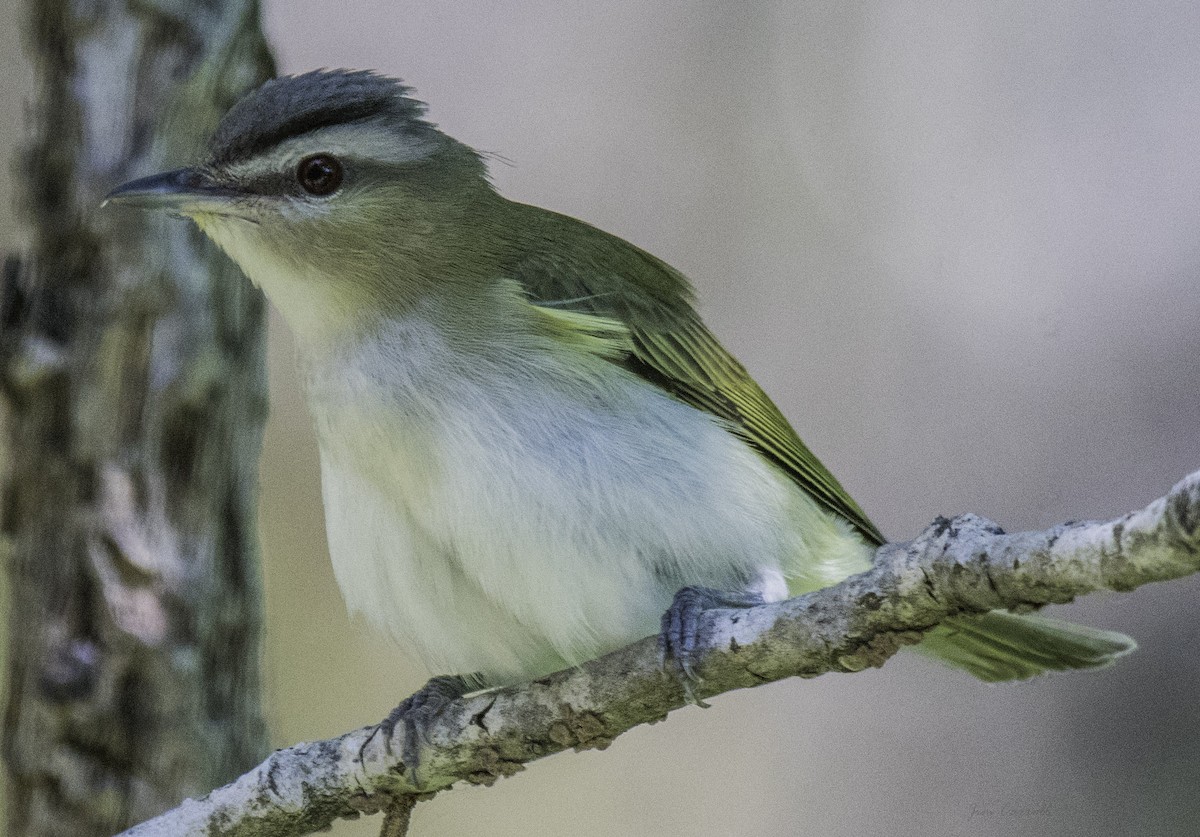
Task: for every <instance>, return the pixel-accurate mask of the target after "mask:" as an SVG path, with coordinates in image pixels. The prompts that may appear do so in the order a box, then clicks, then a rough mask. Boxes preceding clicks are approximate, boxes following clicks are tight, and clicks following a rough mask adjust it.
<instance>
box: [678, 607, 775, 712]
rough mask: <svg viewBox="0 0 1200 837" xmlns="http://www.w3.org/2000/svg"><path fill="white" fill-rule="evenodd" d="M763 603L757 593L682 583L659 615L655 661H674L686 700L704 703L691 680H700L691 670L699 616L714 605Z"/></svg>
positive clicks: (693, 681)
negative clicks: (656, 659) (686, 585)
mask: <svg viewBox="0 0 1200 837" xmlns="http://www.w3.org/2000/svg"><path fill="white" fill-rule="evenodd" d="M762 603H763V597H762V595H761V594H760V593H752V592H748V591H726V590H714V589H713V588H711V587H684V588H683V589H682V590H680V591H679V592H678V593H676V594H675V599H674V601H672V602H671V606H670V607H669V608H667V612H666V613H664V614H663V616H662V630H661V631H660V633H659V635H658V664H659V666H660V667H661V668H662V669H663V671H666V670H667V665H668V663H673V664H674V669H675V674H676V676H678V677H679V679H680V681H681V682H682V683H683V689H684V692H685V693H686V694H687V699H688V701H689V702H690V703H694V704H696V705H697V706H707V704H705V703H704V702H703V701H702V700H699V699H697V698H696V696H695V694H694V693H693V691H692V684H693V683H696V682H698V681H699V680H700V677H699V676H698V675H697V674H696V670H695V652H696V646H697V644H698V642H699V638H700V617H701V615H703V613H704V611H706V610H712V609H714V608H733V607H739V608H744V607H754V606H756V605H760V604H762Z"/></svg>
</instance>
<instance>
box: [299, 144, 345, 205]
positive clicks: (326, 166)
mask: <svg viewBox="0 0 1200 837" xmlns="http://www.w3.org/2000/svg"><path fill="white" fill-rule="evenodd" d="M296 180H298V181H300V186H301V187H302V188H303V189H304V191H306V192H308V193H309V194H310V195H331V194H333V193H334V192H336V191H337V187H339V186H341V185H342V164H341V163H339V162H338V160H337V157H334V156H333V155H331V154H314V155H312V156H311V157H305V158H304V159H303V160H301V161H300V165H298V166H296Z"/></svg>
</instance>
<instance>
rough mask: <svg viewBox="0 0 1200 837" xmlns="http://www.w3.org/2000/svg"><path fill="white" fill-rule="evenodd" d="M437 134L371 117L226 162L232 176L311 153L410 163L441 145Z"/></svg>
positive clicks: (275, 167)
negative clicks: (413, 130)
mask: <svg viewBox="0 0 1200 837" xmlns="http://www.w3.org/2000/svg"><path fill="white" fill-rule="evenodd" d="M438 140H439V137H438V135H437V134H434V133H432V132H431V133H430V134H429V135H428V136H418V135H413V134H401V133H398V132H396V131H394V130H390V129H389V128H387V127H386V126H385V125H384V124H383V122H382V120H379V119H371V120H367V121H365V122H357V123H354V124H350V125H331V126H329V127H327V128H318V129H317V130H315V131H309V132H308V133H306V134H301V135H300V136H296V137H289V138H287V139H285V140H283V141H282V142H280V143H279V144H278V145H276V146H274V147H273V148H271V149H269V150H267V151H264V152H262V153H260V154H257V155H255V156H254V157H252V158H250V159H248V160H245V161H243V162H239V163H234V164H233V165H231V166H229V168H228V172H229V174H231V175H232V176H234V177H246V178H249V177H253V176H255V175H260V174H264V173H274V172H278V171H285V170H287V169H290V168H292V167H293V166H295V165H296V164H297V163H299V162H300V161H301V160H303V159H304V158H305V157H308V156H309V155H311V154H320V153H326V154H332V155H333V156H335V157H346V158H358V159H366V160H374V161H377V162H380V163H391V164H401V163H412V162H415V161H417V160H421V159H424V158H425V157H428V156H429V155H430V154H432V153H434V152H435V151H437V149H438V147H439V146H440V144H441V143H440V142H439V141H438Z"/></svg>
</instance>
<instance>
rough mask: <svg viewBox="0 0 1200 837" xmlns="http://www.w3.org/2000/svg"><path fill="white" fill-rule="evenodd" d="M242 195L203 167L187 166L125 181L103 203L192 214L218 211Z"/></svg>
mask: <svg viewBox="0 0 1200 837" xmlns="http://www.w3.org/2000/svg"><path fill="white" fill-rule="evenodd" d="M238 196H239V193H238V192H237V191H236V190H234V189H230V188H229V187H227V186H221V185H218V184H217V183H216V182H214V181H213V179H212V178H211V177H209V176H208V175H207V174H205V173H204V172H203V171H201V170H199V169H195V168H183V169H175V170H174V171H168V172H163V173H162V174H152V175H150V176H149V177H142V178H139V179H137V180H131V181H129V182H128V183H124V184H122V185H120V186H118V187H117V188H115V189H113V190H112V191H111V192H109V193H108V194H107V195H105V196H104V200H103V202H101V204H100V205H101V206H102V207H103V206H107V205H108V204H110V203H115V204H122V205H125V206H136V207H140V208H143V209H165V210H168V211H171V212H176V213H180V214H190V213H193V212H206V211H208V212H212V211H218V210H219V208H221V207H227V206H228V205H229V203H230V201H231V200H232V199H233V198H236V197H238Z"/></svg>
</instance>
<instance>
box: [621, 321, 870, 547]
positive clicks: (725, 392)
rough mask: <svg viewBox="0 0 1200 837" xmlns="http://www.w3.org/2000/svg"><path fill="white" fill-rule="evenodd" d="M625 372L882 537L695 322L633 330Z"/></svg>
mask: <svg viewBox="0 0 1200 837" xmlns="http://www.w3.org/2000/svg"><path fill="white" fill-rule="evenodd" d="M630 338H631V343H632V347H633V348H632V351H631V352H630V354H629V355H627V356H626V357H625V358H624V359H623V365H624V366H625V367H626V368H627V369H629V370H631V371H632V372H634V373H636V374H638V375H640V376H642V377H643V378H645V379H646V380H648V381H651V382H652V383H654V384H656V385H657V386H659V387H661V388H662V389H664V390H666V391H667V392H669V393H671V395H673V396H675V397H676V398H678V399H679V400H680V401H683V402H684V403H686V404H690V405H691V406H693V407H696V408H697V409H700V410H704V411H705V412H708V413H711V414H712V415H714V416H717V417H718V418H721V419H723V420H724V421H725V422H726V426H727V427H729V429H730V430H731V432H733V433H735V434H737V435H738V436H740V437H741V438H742V439H744V440H745V441H746V442H747V443H748V444H749V445H750V446H751V447H753V448H754V449H755V450H757V451H758V452H759V453H760V454H762V455H763V456H764V457H766V458H767V459H768V460H770V461H771V462H773V463H775V464H776V465H777V466H779V467H780V468H781V469H782V470H783V471H784V472H785V473H787V475H788V476H789V477H791V478H792V479H793V480H794V481H795V482H796V484H798V485H799V486H800V487H801V488H803V489H804V490H805V491H806V492H808V494H809V495H811V496H812V497H813V498H814V499H816V500H817V502H818V503H820V504H821V505H822V506H824V507H825V508H826V509H828V510H829V511H832V512H834V513H835V514H838V515H840V516H841V517H843V518H845V519H846V520H848V521H849V522H850V523H852V524H853V525H854V527H855V528H856V529H858V531H859V532H861V533H862V535H863V536H864V537H865V538H867V540H869V541H871V542H872V543H876V544H880V543H883V541H884V538H883V535H881V534H880V532H879V530H878V529H877V528H875V524H873V523H872V522H871V520H870V519H869V518H868V517H867V515H866V514H865V513H864V512H863V510H862V509H861V508H859V506H858V504H857V503H855V502H854V500H853V499H852V498H851V497H850V495H849V494H848V493H847V492H846V490H845V489H844V488H842V486H841V484H839V483H838V481H837V480H836V479H835V478H834V476H833V474H831V473H830V472H829V470H828V469H827V468H826V467H825V466H824V465H822V464H821V462H820V460H818V459H817V457H816V456H814V455H813V452H812V451H810V450H809V449H808V447H807V446H806V445H805V444H804V443H803V442H802V441H800V437H799V436H797V435H796V431H794V430H793V429H792V427H791V425H790V424H788V421H787V419H786V418H784V417H783V414H782V413H781V412H779V408H778V407H776V406H775V404H774V403H772V401H771V399H770V398H768V397H767V395H766V393H764V392H763V391H762V389H761V388H760V387H759V386H758V384H756V383H755V382H754V379H752V378H751V377H750V375H749V374H748V373H747V372H746V370H745V368H744V367H743V366H742V365H741V364H740V363H738V362H737V360H735V359H734V358H733V356H732V355H730V354H729V352H728V351H726V350H725V348H724V347H723V346H722V345H721V344H720V343H719V342H718V341H717V339H716V337H714V336H713V335H712V332H710V331H709V330H708V328H707V327H705V325H704V324H703V323H702V322H701V321H700V320H699V319H698V318H689V320H688V321H686V322H683V323H681V324H679V325H678V326H677V327H675V328H673V329H671V330H670V331H659V330H653V329H650V330H647V329H640V328H636V327H635V328H633V329H631V332H630Z"/></svg>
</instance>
